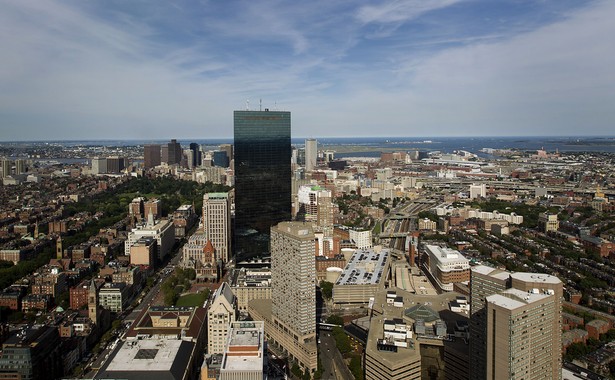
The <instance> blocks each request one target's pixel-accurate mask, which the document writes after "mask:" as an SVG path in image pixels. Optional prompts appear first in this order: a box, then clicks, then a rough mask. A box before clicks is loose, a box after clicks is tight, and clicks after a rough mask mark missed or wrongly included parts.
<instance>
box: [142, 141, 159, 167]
mask: <svg viewBox="0 0 615 380" xmlns="http://www.w3.org/2000/svg"><path fill="white" fill-rule="evenodd" d="M161 153H162V152H161V150H160V144H146V145H144V146H143V165H144V166H145V169H151V168H153V167H156V166H158V165H160V163H161V162H162V161H161V159H162V156H161Z"/></svg>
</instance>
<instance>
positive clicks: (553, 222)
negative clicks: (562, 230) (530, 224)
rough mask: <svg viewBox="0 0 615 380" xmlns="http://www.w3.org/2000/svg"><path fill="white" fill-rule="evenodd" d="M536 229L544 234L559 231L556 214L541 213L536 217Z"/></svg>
mask: <svg viewBox="0 0 615 380" xmlns="http://www.w3.org/2000/svg"><path fill="white" fill-rule="evenodd" d="M538 229H539V230H540V231H542V232H545V233H546V232H552V231H557V230H559V221H558V220H557V214H550V213H548V212H541V213H540V214H539V215H538Z"/></svg>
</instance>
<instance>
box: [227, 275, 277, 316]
mask: <svg viewBox="0 0 615 380" xmlns="http://www.w3.org/2000/svg"><path fill="white" fill-rule="evenodd" d="M231 289H232V290H233V294H235V297H237V310H239V312H246V311H247V310H248V302H249V301H251V300H255V299H271V269H270V268H241V269H240V270H238V271H236V272H235V276H233V280H232V283H231Z"/></svg>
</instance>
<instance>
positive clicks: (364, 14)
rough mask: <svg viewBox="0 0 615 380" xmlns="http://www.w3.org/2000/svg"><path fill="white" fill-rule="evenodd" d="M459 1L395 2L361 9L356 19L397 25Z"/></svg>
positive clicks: (410, 0)
mask: <svg viewBox="0 0 615 380" xmlns="http://www.w3.org/2000/svg"><path fill="white" fill-rule="evenodd" d="M459 1H460V0H395V1H384V2H382V3H380V4H378V5H365V6H363V7H361V8H360V9H359V10H358V12H357V15H356V17H357V18H358V19H359V20H360V21H361V22H364V23H371V22H374V23H397V22H400V21H408V20H412V19H415V18H417V17H419V16H420V15H422V14H424V13H427V12H431V11H433V10H436V9H440V8H445V7H448V6H450V5H453V4H455V3H458V2H459Z"/></svg>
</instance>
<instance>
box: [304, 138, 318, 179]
mask: <svg viewBox="0 0 615 380" xmlns="http://www.w3.org/2000/svg"><path fill="white" fill-rule="evenodd" d="M317 160H318V141H316V139H306V140H305V171H306V172H311V171H312V170H314V168H315V167H316V162H317Z"/></svg>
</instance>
